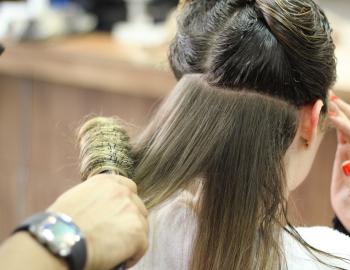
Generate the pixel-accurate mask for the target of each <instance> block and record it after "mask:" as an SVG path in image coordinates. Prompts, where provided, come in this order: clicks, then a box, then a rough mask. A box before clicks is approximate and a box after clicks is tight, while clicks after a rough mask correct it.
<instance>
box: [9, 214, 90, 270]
mask: <svg viewBox="0 0 350 270" xmlns="http://www.w3.org/2000/svg"><path fill="white" fill-rule="evenodd" d="M50 216H55V217H56V218H57V217H60V215H59V214H55V213H49V212H43V213H38V214H35V215H33V216H31V217H29V218H27V219H26V220H24V222H22V223H21V224H20V225H19V226H18V227H17V228H16V229H15V230H14V232H13V233H16V232H20V231H27V232H29V233H30V234H31V235H32V236H33V237H34V238H35V239H36V240H38V242H40V241H39V239H38V238H37V236H36V235H34V234H33V233H32V232H31V231H30V226H31V225H32V224H38V223H40V222H42V221H44V220H45V219H47V218H48V217H50ZM71 223H72V224H73V225H74V226H76V225H75V224H74V223H73V222H71ZM76 227H77V226H76ZM45 247H46V248H47V246H45ZM47 250H49V252H50V253H52V254H53V255H55V256H56V257H59V258H61V259H64V260H65V261H66V262H67V265H68V267H69V269H70V270H83V269H84V268H85V264H86V260H87V248H86V242H85V239H84V237H80V240H79V241H78V242H76V243H75V244H74V245H73V246H72V249H71V253H70V254H69V255H68V256H66V257H62V256H59V254H55V253H53V252H52V251H51V250H50V249H49V248H47Z"/></svg>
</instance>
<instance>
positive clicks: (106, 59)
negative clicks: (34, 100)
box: [0, 33, 175, 98]
mask: <svg viewBox="0 0 350 270" xmlns="http://www.w3.org/2000/svg"><path fill="white" fill-rule="evenodd" d="M5 45H6V47H7V48H6V51H5V53H4V54H3V56H2V57H1V61H0V75H7V76H14V77H18V78H24V79H31V80H34V81H43V82H49V83H53V84H59V85H66V86H73V87H79V88H85V89H93V90H102V91H111V92H117V93H120V94H127V95H133V96H141V97H150V98H159V97H163V96H164V95H166V94H167V93H168V91H170V89H171V88H172V87H173V85H174V84H175V78H174V77H173V75H172V74H171V72H170V71H169V68H168V66H167V59H166V52H167V49H166V47H163V48H158V49H152V50H150V49H148V50H147V49H142V48H139V47H137V46H130V45H125V44H120V43H117V42H115V41H113V40H112V38H111V37H110V36H109V35H107V34H102V33H94V34H89V35H84V36H75V37H68V38H62V39H56V40H50V41H46V42H25V43H12V44H11V43H10V44H6V43H5Z"/></svg>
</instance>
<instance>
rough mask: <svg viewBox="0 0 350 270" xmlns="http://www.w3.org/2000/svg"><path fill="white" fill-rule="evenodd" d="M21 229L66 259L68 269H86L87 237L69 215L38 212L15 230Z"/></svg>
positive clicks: (48, 250) (49, 250) (38, 242)
mask: <svg viewBox="0 0 350 270" xmlns="http://www.w3.org/2000/svg"><path fill="white" fill-rule="evenodd" d="M19 231H24V232H27V233H28V234H30V236H31V237H32V238H33V239H34V240H35V241H36V242H37V244H38V245H41V247H42V248H43V249H45V250H46V251H47V252H49V253H51V254H52V256H56V257H57V258H59V259H60V260H62V261H65V262H66V264H67V266H68V269H70V270H83V269H85V264H86V257H87V250H86V244H85V238H84V235H83V234H82V233H81V231H80V229H79V228H78V227H77V226H76V225H75V224H74V223H73V222H72V219H71V218H70V217H69V216H67V215H64V214H59V213H53V212H42V213H38V214H35V215H33V216H31V217H30V218H28V219H26V220H25V221H24V222H23V223H22V224H21V225H20V226H18V227H17V228H16V230H15V232H19Z"/></svg>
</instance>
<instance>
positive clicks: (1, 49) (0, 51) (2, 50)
mask: <svg viewBox="0 0 350 270" xmlns="http://www.w3.org/2000/svg"><path fill="white" fill-rule="evenodd" d="M4 51H5V47H4V46H2V45H1V44H0V55H2V53H3V52H4Z"/></svg>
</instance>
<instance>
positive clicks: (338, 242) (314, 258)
mask: <svg viewBox="0 0 350 270" xmlns="http://www.w3.org/2000/svg"><path fill="white" fill-rule="evenodd" d="M296 230H297V232H298V233H299V234H300V236H301V237H302V239H303V240H304V241H305V242H306V243H308V244H309V245H311V246H312V247H314V248H316V249H318V250H320V251H322V252H325V253H328V254H332V255H335V256H339V257H341V258H344V259H348V260H349V259H350V238H349V237H348V236H346V235H344V234H342V233H340V232H338V231H335V230H333V229H331V228H328V227H309V228H306V227H299V228H296ZM284 249H285V254H286V259H287V264H288V269H291V270H294V269H308V270H311V269H312V270H313V269H315V270H316V269H317V270H321V269H322V270H328V269H334V268H332V267H331V266H330V265H333V266H336V267H342V268H344V269H350V263H349V262H344V261H341V260H339V259H336V258H333V257H329V256H327V255H326V254H321V253H318V252H315V251H313V252H312V254H311V253H310V252H308V251H307V250H306V249H305V248H304V247H303V245H302V244H300V243H299V242H298V241H297V240H295V239H294V238H293V237H292V236H290V235H288V234H287V233H285V234H284ZM320 261H322V262H324V263H326V264H323V263H320Z"/></svg>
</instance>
